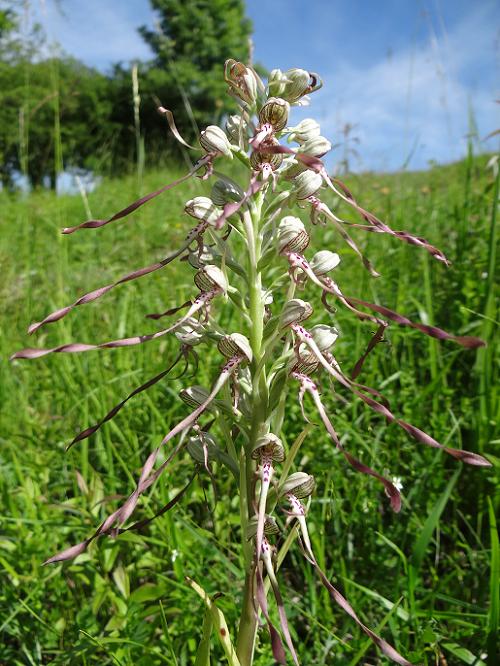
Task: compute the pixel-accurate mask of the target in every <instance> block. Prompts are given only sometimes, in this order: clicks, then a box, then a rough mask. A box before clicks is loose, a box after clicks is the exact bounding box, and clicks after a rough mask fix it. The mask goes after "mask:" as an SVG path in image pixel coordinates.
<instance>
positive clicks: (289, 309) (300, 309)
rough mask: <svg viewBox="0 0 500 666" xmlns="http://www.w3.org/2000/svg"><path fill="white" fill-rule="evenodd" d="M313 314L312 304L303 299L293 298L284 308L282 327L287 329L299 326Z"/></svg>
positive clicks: (281, 318) (281, 320)
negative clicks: (294, 325)
mask: <svg viewBox="0 0 500 666" xmlns="http://www.w3.org/2000/svg"><path fill="white" fill-rule="evenodd" d="M312 313H313V307H312V305H311V304H310V303H308V302H307V301H303V300H302V299H301V298H292V299H291V300H290V301H287V302H286V303H285V305H284V307H283V310H282V312H281V317H280V325H281V326H282V327H285V326H290V324H299V323H300V322H301V321H305V320H306V319H308V318H309V317H310V316H311V315H312Z"/></svg>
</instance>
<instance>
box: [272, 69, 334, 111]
mask: <svg viewBox="0 0 500 666" xmlns="http://www.w3.org/2000/svg"><path fill="white" fill-rule="evenodd" d="M275 71H276V73H275V74H274V77H273V78H272V80H271V78H270V80H269V90H270V92H272V94H275V95H276V94H278V93H277V92H276V90H277V89H279V95H280V97H283V99H286V100H287V101H288V102H290V104H297V103H299V101H300V99H301V97H304V95H308V94H309V93H312V92H314V91H315V90H318V89H319V88H321V86H322V85H323V84H322V82H321V79H320V78H319V76H318V75H317V74H314V72H307V71H306V70H305V69H299V68H297V67H294V68H292V69H288V70H287V71H286V72H279V70H275ZM278 72H279V74H278ZM271 74H273V73H271Z"/></svg>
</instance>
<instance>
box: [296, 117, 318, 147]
mask: <svg viewBox="0 0 500 666" xmlns="http://www.w3.org/2000/svg"><path fill="white" fill-rule="evenodd" d="M291 132H292V133H291V134H290V139H291V140H292V141H296V142H297V143H305V142H306V141H309V140H310V139H314V138H315V137H317V136H319V135H320V133H321V129H320V126H319V123H318V122H316V120H313V118H304V120H301V121H300V123H299V124H298V125H296V126H295V127H292V128H291Z"/></svg>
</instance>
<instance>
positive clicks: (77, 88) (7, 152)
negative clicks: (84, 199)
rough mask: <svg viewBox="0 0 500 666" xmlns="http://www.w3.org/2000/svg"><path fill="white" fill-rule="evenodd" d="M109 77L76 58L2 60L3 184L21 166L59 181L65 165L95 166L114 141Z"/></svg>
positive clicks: (39, 177)
mask: <svg viewBox="0 0 500 666" xmlns="http://www.w3.org/2000/svg"><path fill="white" fill-rule="evenodd" d="M108 87H109V83H108V79H107V77H105V76H104V75H102V74H99V72H97V71H95V70H93V69H91V68H89V67H86V66H85V65H83V64H82V63H81V62H79V61H78V60H75V59H73V58H50V59H47V60H42V61H39V62H32V61H30V60H29V59H27V58H25V57H24V56H21V57H19V58H18V59H16V60H15V61H11V62H5V61H0V155H1V157H2V167H1V177H2V181H3V184H4V186H7V187H9V186H11V185H12V182H13V177H14V176H15V173H16V172H19V173H21V174H24V175H25V176H26V177H27V178H28V180H29V182H30V185H31V186H32V187H38V186H40V185H42V184H43V183H44V180H48V181H49V183H50V185H51V186H52V187H55V183H56V176H57V173H58V172H59V171H61V170H62V169H71V168H95V167H96V166H98V164H99V161H100V160H102V159H103V157H105V156H106V154H107V152H108V151H109V150H110V147H111V145H112V138H113V132H114V127H113V125H112V123H110V120H109V119H110V115H111V107H112V105H111V102H110V101H109V96H108Z"/></svg>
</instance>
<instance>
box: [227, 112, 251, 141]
mask: <svg viewBox="0 0 500 666" xmlns="http://www.w3.org/2000/svg"><path fill="white" fill-rule="evenodd" d="M226 132H227V134H228V136H229V138H230V139H231V141H232V142H233V143H235V144H236V145H238V146H239V145H241V146H242V147H243V148H245V149H246V148H247V147H248V123H247V121H246V120H245V119H244V118H242V117H241V116H236V115H234V116H229V118H228V119H227V120H226Z"/></svg>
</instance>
